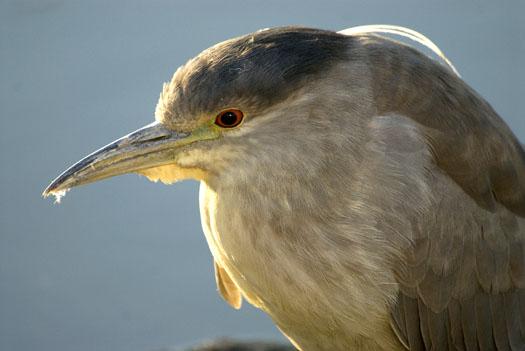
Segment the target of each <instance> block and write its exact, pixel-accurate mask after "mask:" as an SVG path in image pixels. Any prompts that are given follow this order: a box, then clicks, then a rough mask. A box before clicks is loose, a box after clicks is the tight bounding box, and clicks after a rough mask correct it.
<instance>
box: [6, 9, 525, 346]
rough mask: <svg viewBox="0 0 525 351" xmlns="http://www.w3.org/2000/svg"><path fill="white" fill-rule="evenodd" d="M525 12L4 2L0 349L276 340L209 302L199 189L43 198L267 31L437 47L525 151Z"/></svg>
mask: <svg viewBox="0 0 525 351" xmlns="http://www.w3.org/2000/svg"><path fill="white" fill-rule="evenodd" d="M524 15H525V2H523V1H522V0H515V1H493V0H487V1H457V0H453V1H452V0H448V1H419V0H413V1H391V0H384V1H331V2H328V1H321V0H317V1H305V0H302V1H282V0H271V1H198V0H193V1H167V0H163V1H161V0H150V1H146V0H143V1H137V0H126V1H124V0H123V1H110V0H96V1H95V0H93V1H80V0H0V118H1V120H0V121H1V122H0V123H1V125H0V126H1V129H0V136H1V139H0V157H1V159H0V161H1V165H2V170H1V172H0V186H1V194H2V199H1V211H0V350H6V351H11V350H12V351H22V350H28V351H29V350H38V351H48V350H49V351H51V350H53V351H56V350H78V351H88V350H111V351H124V350H125V351H138V350H159V349H162V348H164V347H172V346H177V345H188V344H191V343H195V342H197V341H199V340H202V339H206V338H211V337H215V336H225V335H227V336H235V337H242V338H265V339H277V340H282V337H281V336H280V334H279V332H278V331H277V330H276V329H275V328H274V327H273V325H272V323H271V321H270V320H269V318H268V317H266V316H265V315H263V313H261V312H259V311H257V310H255V309H253V308H251V307H250V306H247V305H246V304H245V306H244V307H243V309H242V310H240V311H234V310H232V309H230V308H229V307H228V306H227V305H226V303H224V302H223V301H222V300H221V299H220V298H219V296H218V294H217V293H216V288H215V283H214V278H213V267H212V259H211V256H210V254H209V252H208V248H207V246H206V243H205V240H204V236H203V235H202V232H201V228H200V220H199V216H198V198H197V195H198V194H197V190H198V184H197V183H196V182H190V181H188V182H183V183H179V184H177V185H174V186H164V185H161V184H153V183H150V182H148V181H146V180H145V178H142V177H139V176H136V175H127V176H122V177H119V178H116V179H110V180H107V181H104V182H101V183H97V184H94V185H91V186H88V187H81V188H79V189H75V190H74V191H72V192H71V193H70V194H69V195H68V196H67V197H66V198H65V199H64V200H63V203H62V204H61V205H54V204H53V202H52V201H50V200H44V199H42V198H41V197H40V193H41V192H42V190H43V188H44V186H45V185H47V183H48V182H49V181H50V180H51V179H52V178H54V177H55V176H56V175H57V174H58V172H59V171H62V170H63V169H64V168H65V167H66V166H68V165H69V164H71V163H72V162H74V161H76V160H77V159H79V158H80V157H81V156H83V155H85V154H86V153H88V152H90V151H92V150H94V149H95V148H98V147H99V146H101V145H103V144H105V143H107V142H109V141H111V140H113V139H114V138H116V137H119V136H121V135H123V134H125V133H127V132H129V131H131V130H133V129H135V128H137V127H140V126H142V125H144V124H146V123H149V122H151V121H152V120H153V110H154V107H155V104H156V100H157V98H158V95H159V92H160V88H161V84H162V82H164V81H166V80H168V79H169V78H170V77H171V75H172V74H173V72H174V71H175V69H176V68H177V67H178V66H179V65H181V64H182V63H184V62H185V61H186V60H187V59H189V58H191V57H192V56H194V55H195V54H197V53H198V52H200V51H201V50H203V49H205V48H207V47H208V46H210V45H213V44H215V43H217V42H220V41H222V40H225V39H228V38H230V37H233V36H237V35H241V34H244V33H248V32H251V31H254V30H257V29H260V28H265V27H272V26H279V25H289V24H299V25H307V26H312V27H320V28H326V29H333V30H339V29H343V28H346V27H350V26H355V25H361V24H370V23H390V24H399V25H404V26H408V27H411V28H414V29H416V30H419V31H421V32H422V33H424V34H426V35H428V36H429V37H430V38H432V39H433V40H434V41H435V42H436V43H437V44H438V45H439V46H440V47H441V48H442V49H443V51H444V52H445V53H446V54H447V55H448V56H449V58H450V59H451V60H452V61H453V62H454V64H455V65H456V67H457V68H458V70H459V71H460V73H461V74H462V76H463V77H464V79H465V80H466V81H467V82H469V83H470V84H471V85H472V86H473V87H474V88H475V89H476V90H477V91H478V92H480V93H481V95H483V96H484V97H485V98H486V99H487V100H488V101H489V102H490V103H491V104H492V105H493V106H494V107H495V109H496V110H497V111H498V112H499V113H500V114H501V115H502V117H503V118H504V119H505V120H506V121H507V122H508V123H509V124H510V126H511V127H512V129H513V130H514V131H515V133H516V134H517V135H518V137H519V138H520V139H521V140H522V141H525V115H524V113H523V101H524V99H525V69H524V63H525V39H524V38H525V24H524V23H525V21H524V20H523V16H524Z"/></svg>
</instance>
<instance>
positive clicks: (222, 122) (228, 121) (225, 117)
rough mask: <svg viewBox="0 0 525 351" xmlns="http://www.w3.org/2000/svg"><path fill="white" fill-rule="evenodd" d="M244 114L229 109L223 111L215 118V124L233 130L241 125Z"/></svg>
mask: <svg viewBox="0 0 525 351" xmlns="http://www.w3.org/2000/svg"><path fill="white" fill-rule="evenodd" d="M242 118H243V113H242V111H241V110H237V109H228V110H225V111H222V112H221V113H219V114H218V115H217V117H216V118H215V124H216V125H218V126H219V127H222V128H233V127H236V126H238V125H239V123H241V121H242Z"/></svg>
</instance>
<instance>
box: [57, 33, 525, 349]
mask: <svg viewBox="0 0 525 351" xmlns="http://www.w3.org/2000/svg"><path fill="white" fill-rule="evenodd" d="M231 107H234V108H238V109H240V110H242V111H243V112H244V114H245V119H244V121H243V122H242V124H240V125H239V126H238V127H236V128H232V129H231V130H227V131H226V130H224V131H222V130H221V131H219V132H217V136H215V134H213V133H215V132H213V133H212V132H203V130H208V129H206V128H208V127H206V126H207V125H208V124H209V121H210V120H211V121H213V119H214V118H215V116H216V115H217V113H218V112H219V111H221V110H223V109H226V108H231ZM156 118H157V121H158V123H159V125H155V126H154V128H156V129H155V131H156V133H157V134H155V135H156V137H155V139H153V138H150V139H148V140H147V142H148V143H147V145H152V144H155V145H157V144H156V143H157V142H159V140H161V139H162V138H161V137H159V136H158V135H159V134H158V133H159V132H158V131H159V130H162V133H165V134H166V135H168V134H169V133H170V131H171V132H178V133H191V135H194V136H195V137H194V138H196V139H191V142H187V143H185V144H183V145H182V144H181V145H182V146H178V147H177V148H176V149H173V151H170V154H169V162H167V161H165V158H163V159H162V162H160V161H158V159H156V161H155V162H154V163H148V164H147V167H146V165H141V166H135V168H134V169H130V168H129V167H128V168H125V171H126V172H129V171H136V172H139V173H142V174H145V175H147V176H148V177H149V178H151V179H153V180H159V179H160V180H162V181H165V182H172V181H175V180H178V179H181V178H185V177H195V178H197V179H199V180H201V195H200V196H201V198H200V203H201V218H202V223H203V229H204V232H205V235H206V238H207V240H208V243H209V246H210V249H211V251H212V254H213V257H214V260H215V264H216V278H217V284H218V287H219V290H220V292H221V294H222V295H223V296H224V297H225V299H226V300H227V301H228V302H229V303H230V304H231V305H232V306H234V307H236V308H238V307H240V304H241V302H242V299H243V298H244V299H246V300H248V301H249V302H250V303H252V304H253V305H255V306H257V307H259V308H261V309H263V310H264V311H266V312H267V313H268V314H269V315H270V316H271V317H272V318H273V320H274V321H275V323H276V324H277V325H278V326H279V328H280V329H281V330H282V331H283V333H285V334H286V335H287V336H288V337H289V338H290V340H291V341H292V342H293V343H294V344H295V345H296V346H297V347H298V348H299V349H301V350H303V351H314V350H315V351H317V350H349V349H355V350H402V349H409V350H412V351H414V350H469V351H470V350H513V351H517V350H524V349H525V220H524V217H525V178H524V175H525V153H524V151H523V149H522V147H521V145H520V144H519V142H518V141H517V139H516V137H515V136H514V135H513V133H512V132H511V131H510V129H509V128H508V127H507V126H506V124H505V123H504V122H503V121H502V119H501V118H500V117H499V116H498V115H497V113H496V112H495V111H494V110H493V109H492V108H491V107H490V105H489V104H488V103H487V102H486V101H485V100H484V99H483V98H481V97H480V96H479V95H478V94H477V93H476V92H475V91H474V90H473V89H471V88H470V87H469V86H468V85H467V84H466V83H465V82H464V81H462V80H461V79H460V78H459V77H457V76H456V75H454V74H453V73H452V72H450V71H449V70H448V69H447V68H446V67H444V66H442V65H440V64H439V63H437V62H436V61H434V60H432V59H430V58H428V57H427V56H425V55H423V54H421V53H420V52H418V51H416V50H415V49H413V48H411V47H409V46H406V45H403V44H401V43H398V42H396V41H393V40H390V39H387V38H384V37H381V36H378V35H371V34H369V35H354V36H344V35H341V34H337V33H333V32H329V31H320V30H314V29H307V28H295V27H286V28H278V29H270V30H265V31H261V32H256V33H253V34H250V35H247V36H244V37H240V38H237V39H233V40H229V41H226V42H224V43H221V44H218V45H217V46H215V47H212V48H210V49H208V50H206V51H204V52H203V53H201V54H200V55H199V56H197V57H196V58H195V59H193V60H191V61H189V62H188V63H187V64H186V65H184V66H182V67H181V68H179V70H177V72H176V74H175V75H174V77H173V79H172V81H171V82H170V83H168V84H166V85H165V86H164V89H163V92H162V94H161V98H160V100H159V103H158V105H157V109H156ZM159 128H161V129H159ZM203 128H204V129H203ZM210 128H211V127H210ZM213 128H215V127H213ZM213 130H214V131H215V129H213ZM202 133H204V134H202ZM202 135H205V137H201V136H202ZM187 140H188V139H187ZM116 145H117V149H118V148H119V147H120V145H123V144H122V142H120V144H116ZM125 145H126V147H128V146H127V145H128V144H125ZM144 145H146V144H144ZM141 147H143V146H141ZM144 147H146V146H144ZM148 147H149V146H148ZM114 152H115V151H114V149H111V150H110V151H107V152H106V151H104V150H102V151H101V152H99V153H96V154H94V155H92V156H90V157H91V158H90V161H89V163H90V164H91V163H93V162H95V163H94V164H95V166H94V168H93V169H95V170H96V169H97V163H96V162H98V161H96V160H102V161H100V162H101V164H102V163H104V167H109V166H106V165H107V164H108V163H110V161H108V158H107V157H106V156H107V154H108V153H110V154H111V155H112V154H113V153H114ZM163 152H164V151H163ZM99 155H103V156H104V157H102V156H100V157H99ZM119 157H120V156H119ZM92 159H94V160H95V161H93V162H92ZM128 160H129V158H127V159H126V161H125V162H129V161H128ZM84 162H85V161H84ZM119 162H120V161H119ZM117 163H118V162H113V163H111V164H117ZM111 164H110V166H111ZM81 168H83V169H85V171H81V172H80V171H79V169H78V167H77V168H74V169H73V171H69V172H68V171H66V172H65V174H64V175H63V176H61V177H60V178H58V179H57V180H56V181H55V182H54V183H53V184H52V185H51V186H50V188H49V189H48V191H47V192H48V193H52V192H56V191H59V190H63V189H65V188H67V187H71V186H75V185H79V184H82V183H85V182H89V181H91V180H89V179H90V178H89V177H90V174H93V172H95V171H93V170H89V167H88V166H84V165H83V166H82V167H81ZM99 169H102V168H99ZM82 172H84V173H82ZM90 172H91V173H90ZM118 172H120V173H122V172H124V168H122V169H120V170H119V171H118ZM118 172H113V173H111V174H109V173H108V174H107V175H106V174H104V175H97V176H96V179H101V178H103V177H107V176H111V175H115V174H117V173H118ZM64 184H65V185H64Z"/></svg>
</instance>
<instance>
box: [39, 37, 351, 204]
mask: <svg viewBox="0 0 525 351" xmlns="http://www.w3.org/2000/svg"><path fill="white" fill-rule="evenodd" d="M351 43H352V42H351V40H350V37H348V36H344V35H342V34H337V33H334V32H330V31H322V30H315V29H307V28H296V27H285V28H277V29H269V30H262V31H258V32H255V33H253V34H249V35H246V36H243V37H239V38H235V39H232V40H228V41H225V42H223V43H220V44H217V45H215V46H213V47H211V48H209V49H207V50H205V51H203V52H202V53H201V54H199V55H198V56H197V57H195V58H193V59H191V60H190V61H189V62H187V63H186V64H185V65H183V66H181V67H180V68H179V69H178V70H177V71H176V73H175V75H174V76H173V78H172V80H171V81H170V82H168V83H166V84H165V85H164V87H163V90H162V93H161V95H160V99H159V102H158V105H157V108H156V111H155V117H156V118H155V119H156V121H155V122H154V123H152V124H149V125H147V126H145V127H143V128H141V129H139V130H137V131H135V132H133V133H130V134H128V135H126V136H124V137H122V138H120V139H118V140H116V141H114V142H112V143H110V144H108V145H107V146H105V147H103V148H101V149H99V150H98V151H95V152H94V153H92V154H90V155H88V156H87V157H85V158H84V159H82V160H80V161H79V162H77V163H76V164H75V165H73V166H72V167H70V168H69V169H67V170H66V171H65V172H64V173H62V174H61V175H60V176H59V177H58V178H57V179H55V180H54V181H53V182H52V183H51V184H50V185H49V187H48V188H47V189H46V190H45V192H44V195H45V196H47V195H50V194H54V195H57V194H60V193H62V192H64V191H65V190H67V189H69V188H71V187H75V186H78V185H82V184H87V183H91V182H94V181H98V180H101V179H105V178H108V177H112V176H116V175H120V174H124V173H130V172H135V173H140V174H143V175H146V176H147V177H148V178H150V179H151V180H161V181H163V182H166V183H171V182H174V181H177V180H179V179H186V178H193V179H199V180H206V179H208V178H210V177H217V176H220V175H221V174H222V173H223V172H225V170H228V171H232V170H233V171H242V167H240V166H239V164H238V163H237V162H239V160H240V159H241V158H244V159H249V161H246V162H257V160H262V159H264V158H272V157H275V155H276V154H279V153H280V154H281V156H282V155H284V156H283V162H285V160H284V159H285V158H286V157H289V158H290V159H292V158H293V157H294V155H296V153H297V152H298V153H301V152H302V153H304V151H305V150H300V149H301V147H303V145H304V143H303V142H299V140H302V141H304V140H305V139H308V138H309V135H310V134H311V132H312V130H314V129H315V130H318V131H319V133H321V134H322V133H324V132H325V131H326V123H327V121H326V119H325V120H324V121H322V122H321V121H320V120H319V115H321V116H323V115H325V114H326V111H323V110H324V109H326V108H327V106H326V104H327V103H328V102H327V101H323V102H322V103H321V102H320V101H316V98H319V97H322V98H325V99H326V96H323V94H322V90H323V84H324V85H326V84H329V83H318V82H320V81H323V79H325V77H326V76H327V74H328V73H327V72H329V71H330V68H331V67H334V66H335V65H337V63H338V62H342V61H344V60H346V59H347V51H348V48H349V46H350V45H351ZM336 78H337V77H336ZM336 78H334V79H336ZM347 79H348V78H344V80H345V81H346V80H347ZM325 80H326V79H325ZM341 80H343V79H341ZM331 89H332V90H327V92H326V94H328V95H331V96H333V97H334V98H336V97H337V93H336V94H334V90H333V89H334V87H333V86H332V87H331ZM326 94H325V95H326ZM316 109H317V110H318V111H317V112H316V113H313V112H312V111H313V110H316ZM324 117H327V116H326V115H325V116H324ZM332 129H334V128H332ZM335 129H336V128H335ZM316 140H319V138H317V137H316ZM285 145H286V146H285ZM294 148H295V150H294ZM270 149H272V150H273V152H274V154H272V152H271V151H268V150H270ZM246 155H250V156H251V158H250V157H246ZM286 155H287V156H286Z"/></svg>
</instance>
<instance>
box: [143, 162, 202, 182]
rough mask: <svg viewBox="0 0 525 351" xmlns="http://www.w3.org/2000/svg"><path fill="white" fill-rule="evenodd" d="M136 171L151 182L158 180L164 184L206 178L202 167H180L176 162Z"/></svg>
mask: <svg viewBox="0 0 525 351" xmlns="http://www.w3.org/2000/svg"><path fill="white" fill-rule="evenodd" d="M137 173H139V174H142V175H143V176H145V177H146V178H148V179H149V180H151V181H152V182H158V181H159V180H160V181H161V182H163V183H164V184H173V183H175V182H177V181H179V180H184V179H195V180H206V178H207V174H206V172H205V171H203V170H202V169H199V168H191V167H188V168H187V167H181V166H179V165H177V164H170V165H165V166H159V167H153V168H147V169H143V170H140V171H137Z"/></svg>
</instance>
